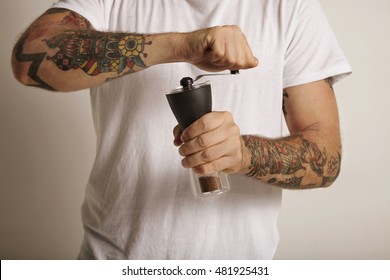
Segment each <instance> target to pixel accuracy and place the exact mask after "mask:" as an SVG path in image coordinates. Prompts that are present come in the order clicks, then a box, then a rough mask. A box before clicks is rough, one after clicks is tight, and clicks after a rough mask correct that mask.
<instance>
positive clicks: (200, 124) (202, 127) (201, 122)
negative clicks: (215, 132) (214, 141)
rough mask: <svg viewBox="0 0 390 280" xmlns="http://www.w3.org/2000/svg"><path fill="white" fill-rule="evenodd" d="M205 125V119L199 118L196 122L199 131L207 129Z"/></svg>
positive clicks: (206, 120)
mask: <svg viewBox="0 0 390 280" xmlns="http://www.w3.org/2000/svg"><path fill="white" fill-rule="evenodd" d="M207 123H208V119H207V117H203V118H200V119H199V120H198V127H199V129H200V130H201V131H205V130H206V129H207Z"/></svg>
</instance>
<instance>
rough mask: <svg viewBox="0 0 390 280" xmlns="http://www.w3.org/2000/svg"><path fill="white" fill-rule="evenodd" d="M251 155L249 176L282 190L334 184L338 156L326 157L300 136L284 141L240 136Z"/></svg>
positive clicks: (326, 155)
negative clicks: (282, 188) (279, 187)
mask: <svg viewBox="0 0 390 280" xmlns="http://www.w3.org/2000/svg"><path fill="white" fill-rule="evenodd" d="M243 139H244V142H245V146H246V147H247V149H248V151H249V152H250V154H251V163H250V167H249V172H248V173H247V175H248V176H250V177H254V178H257V179H260V180H263V181H265V182H267V183H270V184H275V185H278V186H281V187H284V188H293V189H303V188H311V187H314V186H320V187H325V186H328V185H330V184H331V183H332V182H334V181H335V179H336V178H337V176H338V174H339V170H340V159H341V156H340V153H338V155H337V156H332V157H330V159H329V160H328V158H329V155H328V153H327V151H326V149H320V148H319V147H318V146H317V144H316V143H314V142H313V141H310V140H308V139H306V138H305V137H304V136H303V135H296V136H291V137H287V138H284V139H275V140H270V139H264V138H260V137H255V136H243Z"/></svg>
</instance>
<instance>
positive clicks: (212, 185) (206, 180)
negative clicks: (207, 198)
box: [199, 176, 222, 193]
mask: <svg viewBox="0 0 390 280" xmlns="http://www.w3.org/2000/svg"><path fill="white" fill-rule="evenodd" d="M199 184H200V189H201V190H202V192H203V193H208V192H213V191H216V190H219V189H221V188H222V184H221V180H220V178H219V177H216V176H215V177H214V176H202V177H199Z"/></svg>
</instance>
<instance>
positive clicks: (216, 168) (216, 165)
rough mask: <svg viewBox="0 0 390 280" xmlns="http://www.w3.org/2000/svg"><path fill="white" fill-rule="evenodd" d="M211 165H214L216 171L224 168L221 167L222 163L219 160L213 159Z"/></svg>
mask: <svg viewBox="0 0 390 280" xmlns="http://www.w3.org/2000/svg"><path fill="white" fill-rule="evenodd" d="M211 167H212V168H213V169H214V170H215V171H220V170H222V169H221V164H220V163H219V161H213V162H211Z"/></svg>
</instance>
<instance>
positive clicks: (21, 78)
mask: <svg viewBox="0 0 390 280" xmlns="http://www.w3.org/2000/svg"><path fill="white" fill-rule="evenodd" d="M12 71H13V74H14V77H15V79H16V80H17V81H18V82H20V83H21V84H23V85H26V86H28V85H31V84H32V80H31V78H30V77H29V75H28V65H27V63H21V62H18V61H16V59H15V57H14V56H13V57H12Z"/></svg>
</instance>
